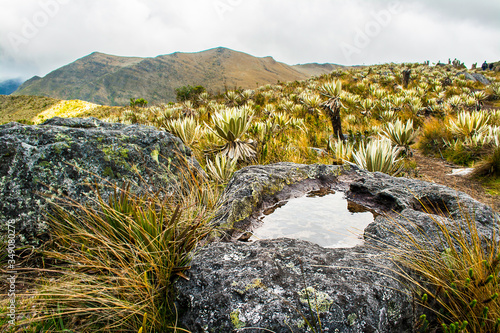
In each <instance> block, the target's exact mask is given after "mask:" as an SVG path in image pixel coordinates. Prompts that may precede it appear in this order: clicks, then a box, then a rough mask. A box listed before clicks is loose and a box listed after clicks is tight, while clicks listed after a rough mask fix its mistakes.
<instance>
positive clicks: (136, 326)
mask: <svg viewBox="0 0 500 333" xmlns="http://www.w3.org/2000/svg"><path fill="white" fill-rule="evenodd" d="M134 190H135V189H133V188H131V187H130V186H128V185H125V186H123V187H121V188H118V187H114V194H113V195H111V196H110V197H109V199H108V200H105V199H104V198H102V197H101V196H98V197H97V199H96V201H95V202H94V203H93V204H90V205H83V204H80V203H77V202H74V201H68V200H67V201H65V202H62V203H59V204H58V205H57V206H56V207H55V212H54V214H52V215H51V216H50V224H51V228H52V235H53V237H52V242H51V243H49V244H48V246H47V248H46V250H45V251H44V252H43V256H44V258H45V261H50V262H52V263H54V264H53V265H52V266H51V267H47V268H46V269H45V270H41V272H42V273H44V275H45V276H46V277H45V278H42V279H40V280H38V281H36V284H37V287H36V288H35V291H34V293H33V294H31V295H30V297H33V298H32V299H31V300H30V301H29V302H28V304H27V305H26V307H25V308H24V309H23V314H24V317H25V320H24V321H23V323H22V324H24V325H28V326H31V327H33V325H42V324H43V325H46V324H47V323H50V322H52V321H53V322H56V323H61V325H59V327H61V326H63V327H64V328H66V329H75V330H78V331H102V332H139V331H140V330H142V332H169V331H182V330H181V329H178V328H176V308H175V305H174V302H173V301H174V295H173V289H172V283H173V281H174V280H175V279H177V278H186V277H185V274H184V272H185V271H186V270H187V269H189V262H190V260H191V258H192V255H193V253H194V252H195V251H196V249H197V248H198V246H199V244H200V241H201V240H202V239H203V238H204V237H206V236H207V235H208V234H209V232H210V227H209V224H208V222H209V220H210V214H211V212H212V210H213V209H214V208H215V201H216V199H217V197H218V194H219V193H218V191H219V189H218V188H217V187H214V186H212V185H211V184H210V183H208V182H206V180H203V179H199V178H196V177H195V176H194V175H193V174H192V173H187V174H186V175H185V176H183V177H181V179H179V180H178V181H177V182H176V183H175V184H174V186H173V187H172V188H171V189H170V190H169V193H168V194H160V193H147V192H146V193H145V194H142V195H137V194H134V193H135V191H134ZM143 190H144V189H143ZM52 329H53V327H52Z"/></svg>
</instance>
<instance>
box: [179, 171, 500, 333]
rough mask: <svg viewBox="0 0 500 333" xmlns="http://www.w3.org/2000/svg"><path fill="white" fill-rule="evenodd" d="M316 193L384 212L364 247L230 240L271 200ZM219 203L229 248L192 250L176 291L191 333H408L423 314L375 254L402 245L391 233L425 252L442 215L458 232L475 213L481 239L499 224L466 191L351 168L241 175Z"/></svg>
mask: <svg viewBox="0 0 500 333" xmlns="http://www.w3.org/2000/svg"><path fill="white" fill-rule="evenodd" d="M322 187H328V188H330V189H334V190H340V191H343V192H344V193H345V195H346V197H347V198H348V199H349V200H351V201H353V202H355V203H357V204H361V205H363V206H364V207H366V208H369V209H371V210H372V211H373V212H375V213H379V214H383V215H377V217H376V218H375V221H374V222H373V223H371V224H370V225H369V226H368V227H367V228H366V229H365V232H364V238H365V242H364V244H363V245H360V246H357V247H354V248H346V249H329V248H322V247H320V246H318V245H316V244H313V243H310V242H306V241H300V240H293V239H285V238H281V239H274V240H260V241H255V242H241V241H240V242H238V241H237V239H238V238H240V237H241V236H242V234H244V230H243V231H242V230H240V229H241V228H243V229H245V228H249V229H251V227H252V221H253V220H254V219H256V218H257V216H259V215H260V213H261V212H262V211H263V210H264V209H266V208H267V207H269V206H271V205H272V204H273V202H274V203H275V202H277V201H281V200H284V199H286V198H291V197H296V196H300V195H302V194H303V193H304V192H306V191H310V190H316V189H318V188H322ZM221 204H222V205H223V206H222V208H221V211H220V212H219V214H218V217H217V219H216V220H215V224H216V225H218V226H220V227H224V228H225V230H224V233H222V236H221V238H222V239H223V240H231V242H214V243H212V244H210V245H208V246H206V247H205V248H203V249H202V250H200V251H199V253H197V254H196V256H195V257H194V260H193V262H192V268H191V270H190V271H189V272H188V275H189V277H190V281H185V280H179V281H178V282H177V284H176V287H177V289H178V296H179V298H178V304H177V306H178V307H177V308H178V309H180V310H181V315H180V322H181V323H182V324H183V325H184V326H185V327H186V328H188V329H190V330H192V331H193V332H230V331H233V330H236V331H238V330H237V329H239V328H246V329H245V330H244V332H247V331H248V332H260V330H258V329H249V328H251V327H254V328H261V329H262V328H263V329H268V330H272V331H274V332H291V331H294V332H304V331H307V327H306V326H307V325H305V320H304V319H307V320H308V321H309V322H311V323H313V322H314V320H316V319H317V318H319V319H320V320H321V328H322V330H323V332H384V333H385V332H412V331H413V328H414V326H413V325H414V323H415V319H416V316H418V315H419V314H421V312H417V313H414V310H415V307H414V303H413V300H412V298H411V295H412V293H411V290H409V289H408V288H407V287H406V285H404V284H402V283H400V282H399V276H398V274H397V273H396V268H395V266H394V264H393V263H392V262H391V261H390V260H389V258H388V257H389V256H387V254H386V253H385V252H383V251H382V249H383V248H387V247H391V246H392V247H399V246H400V245H401V243H400V242H401V241H400V239H399V238H398V237H397V236H396V235H395V234H394V229H395V226H397V225H401V226H404V227H405V228H406V229H408V230H409V231H410V232H412V233H413V234H414V235H415V236H416V237H417V238H419V239H420V240H421V241H422V242H423V244H425V242H427V243H429V245H431V244H430V243H432V245H437V246H440V245H439V242H438V241H437V239H438V237H437V234H438V231H437V228H436V225H435V222H434V221H433V219H435V218H437V216H436V215H437V214H438V213H439V211H440V210H443V211H446V209H447V210H448V211H449V212H450V216H449V217H447V218H444V217H443V221H445V223H454V224H462V225H465V223H466V221H465V220H464V219H463V212H473V213H474V219H475V221H476V225H477V228H478V232H479V233H480V235H482V236H484V238H485V239H489V238H490V237H491V235H492V234H493V230H494V228H495V226H496V223H497V222H495V221H498V215H495V213H494V212H493V211H492V210H491V209H490V208H488V207H487V206H485V205H483V204H481V203H479V202H478V201H475V200H474V199H472V198H471V197H470V196H468V195H466V194H464V193H461V192H457V191H454V190H452V189H449V188H447V187H445V186H441V185H436V184H433V183H427V182H423V181H419V180H412V179H405V178H394V177H391V176H388V175H385V174H382V173H370V172H366V171H363V170H359V169H358V168H356V167H353V166H350V167H347V168H346V167H338V166H325V165H310V166H307V165H297V164H292V163H278V164H275V165H268V166H252V167H247V168H244V169H242V170H240V171H239V172H237V173H235V175H234V176H233V178H232V179H231V181H230V182H229V184H228V187H227V188H226V190H225V193H224V196H223V200H222V202H221ZM424 206H425V207H427V209H426V208H425V207H424ZM332 218H334V217H333V216H332ZM495 219H497V220H495ZM443 250H444V249H443ZM306 290H307V291H308V292H309V302H308V301H307V294H306ZM313 325H314V324H313ZM316 327H318V326H316Z"/></svg>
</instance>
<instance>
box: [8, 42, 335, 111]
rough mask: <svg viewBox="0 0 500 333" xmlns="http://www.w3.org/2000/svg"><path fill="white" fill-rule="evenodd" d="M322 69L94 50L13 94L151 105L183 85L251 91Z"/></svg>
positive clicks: (220, 56) (236, 55)
mask: <svg viewBox="0 0 500 333" xmlns="http://www.w3.org/2000/svg"><path fill="white" fill-rule="evenodd" d="M300 66H304V65H300ZM314 66H322V65H313V67H314ZM324 70H328V69H327V68H324ZM318 71H320V70H319V69H311V68H306V67H293V66H289V65H286V64H284V63H280V62H277V61H275V60H274V59H273V58H272V57H264V58H257V57H253V56H251V55H248V54H246V53H242V52H237V51H233V50H229V49H226V48H222V47H219V48H215V49H210V50H207V51H203V52H197V53H179V52H177V53H172V54H168V55H162V56H158V57H156V58H135V57H118V56H112V55H107V54H102V53H97V52H95V53H92V54H90V55H88V56H86V57H84V58H81V59H78V60H76V61H75V62H73V63H71V64H69V65H66V66H64V67H61V68H59V69H57V70H55V71H53V72H51V73H49V74H48V75H46V76H45V77H43V78H38V77H34V78H32V79H30V80H28V81H27V82H25V83H24V84H23V85H22V86H21V87H19V89H18V90H17V91H16V92H15V93H14V94H13V95H41V96H50V97H54V98H59V99H81V100H85V101H89V102H93V103H97V104H102V105H128V103H129V101H130V98H140V97H142V98H145V99H146V100H148V101H149V102H150V104H151V103H159V102H168V101H175V95H176V94H175V89H176V88H178V87H181V86H185V85H202V86H204V87H205V88H207V90H209V91H211V92H220V91H224V89H225V88H226V87H227V88H231V89H232V88H235V87H237V88H239V87H241V88H244V89H247V88H256V87H257V86H260V85H264V84H268V83H276V82H277V81H278V80H279V81H294V80H304V79H307V78H308V77H310V76H311V74H309V73H312V72H318Z"/></svg>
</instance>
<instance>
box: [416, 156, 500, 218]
mask: <svg viewBox="0 0 500 333" xmlns="http://www.w3.org/2000/svg"><path fill="white" fill-rule="evenodd" d="M413 158H414V159H415V162H416V163H417V176H416V178H418V179H422V180H425V181H428V182H433V183H437V184H441V185H445V186H448V187H451V188H453V189H455V190H457V191H462V192H464V193H467V194H468V195H470V196H471V197H473V198H474V199H476V200H478V201H480V202H483V203H485V204H487V205H488V206H490V207H491V208H493V209H494V210H495V211H497V212H500V196H498V195H491V194H488V193H487V192H486V191H485V188H484V187H483V185H482V184H481V182H480V181H478V180H477V179H474V178H472V177H470V176H452V175H450V174H451V172H452V170H453V169H460V168H463V166H460V165H456V164H453V163H450V162H448V161H446V160H443V159H439V158H435V157H430V156H424V155H422V154H421V153H419V152H414V155H413Z"/></svg>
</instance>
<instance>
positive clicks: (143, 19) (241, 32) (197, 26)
mask: <svg viewBox="0 0 500 333" xmlns="http://www.w3.org/2000/svg"><path fill="white" fill-rule="evenodd" d="M400 4H402V6H403V8H402V10H401V11H400V12H398V13H397V14H392V15H391V17H390V23H389V24H387V25H384V26H382V25H381V26H380V27H379V28H380V29H378V28H377V26H376V24H375V23H377V19H376V17H374V13H380V12H381V11H386V10H388V6H389V2H388V1H386V0H370V1H368V0H350V1H341V0H331V1H323V0H309V1H293V2H292V1H289V0H210V1H203V0H183V1H172V0H168V1H158V0H144V1H139V0H120V1H118V0H107V1H102V0H23V1H16V0H0V7H1V8H2V10H1V11H0V80H3V79H6V78H10V77H17V76H22V77H24V78H28V77H30V76H32V75H45V74H47V73H48V72H49V71H51V70H54V69H56V68H58V67H60V66H62V65H65V64H67V63H70V62H72V61H74V60H75V59H77V58H80V57H83V56H85V55H87V54H89V53H91V52H93V51H100V52H105V53H110V54H116V55H123V56H156V55H160V54H167V53H172V52H176V51H181V52H196V51H201V50H204V49H208V48H212V47H216V46H225V47H229V48H232V49H235V50H238V51H243V52H246V53H249V54H252V55H256V56H268V55H270V56H273V57H274V58H275V59H276V60H278V61H283V62H286V63H289V64H295V63H306V62H333V63H341V64H342V63H343V64H362V63H365V64H371V63H382V62H390V61H394V62H407V61H424V60H431V61H433V62H435V61H438V60H441V61H446V60H447V59H448V58H450V57H451V58H454V57H457V58H459V59H461V60H462V61H465V62H466V63H468V64H470V63H471V62H476V61H477V62H482V61H484V60H488V61H491V60H500V45H499V43H498V40H500V20H498V17H500V3H499V2H493V1H491V0H475V1H472V0H444V1H439V2H438V1H434V0H413V1H412V0H401V1H400ZM44 15H45V16H44ZM45 17H47V18H48V19H47V20H46V22H44V18H45ZM379 19H380V18H379ZM374 22H375V23H374ZM381 22H383V20H382V21H381ZM30 25H31V27H30ZM33 26H34V28H35V29H33ZM30 28H32V29H31V30H32V31H30ZM367 29H368V30H367ZM33 30H36V31H33ZM359 31H362V32H363V31H364V32H365V33H366V31H368V32H370V36H369V41H368V42H367V43H366V42H365V43H358V46H359V45H361V44H362V45H361V46H362V47H357V46H356V41H357V40H356V38H358V39H359V36H358V37H357V35H359ZM27 35H29V36H27ZM13 36H14V37H15V36H18V37H20V38H19V39H17V40H16V39H15V38H14V37H13ZM358 42H359V40H358ZM341 45H344V46H345V45H351V46H354V47H355V48H356V51H357V52H355V53H352V54H351V55H350V56H349V57H346V52H345V50H344V52H343V50H342V48H341Z"/></svg>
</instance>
